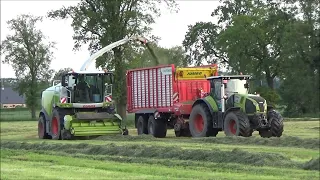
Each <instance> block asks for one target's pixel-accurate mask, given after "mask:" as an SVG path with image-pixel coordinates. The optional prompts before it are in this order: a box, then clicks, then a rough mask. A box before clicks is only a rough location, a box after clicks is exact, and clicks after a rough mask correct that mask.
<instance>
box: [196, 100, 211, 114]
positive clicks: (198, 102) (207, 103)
mask: <svg viewBox="0 0 320 180" xmlns="http://www.w3.org/2000/svg"><path fill="white" fill-rule="evenodd" d="M201 103H204V104H206V106H207V107H208V109H209V111H210V114H213V113H214V111H213V108H212V106H210V103H209V102H208V101H207V100H206V99H197V100H196V101H195V102H194V103H193V104H192V108H193V107H194V106H196V105H198V104H201Z"/></svg>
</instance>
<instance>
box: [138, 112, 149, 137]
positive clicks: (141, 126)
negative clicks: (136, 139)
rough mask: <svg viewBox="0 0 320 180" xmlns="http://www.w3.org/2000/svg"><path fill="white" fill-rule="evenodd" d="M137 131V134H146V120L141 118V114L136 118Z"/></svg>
mask: <svg viewBox="0 0 320 180" xmlns="http://www.w3.org/2000/svg"><path fill="white" fill-rule="evenodd" d="M137 133H138V135H142V134H148V122H147V121H146V120H145V118H143V116H139V117H138V120H137Z"/></svg>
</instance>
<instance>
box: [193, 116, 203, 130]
mask: <svg viewBox="0 0 320 180" xmlns="http://www.w3.org/2000/svg"><path fill="white" fill-rule="evenodd" d="M203 126H204V121H203V118H202V116H201V115H200V114H198V115H197V116H196V118H195V128H196V130H197V131H198V132H202V131H203Z"/></svg>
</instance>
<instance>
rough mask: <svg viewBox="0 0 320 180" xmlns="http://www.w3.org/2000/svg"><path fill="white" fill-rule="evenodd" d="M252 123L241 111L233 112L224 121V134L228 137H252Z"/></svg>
mask: <svg viewBox="0 0 320 180" xmlns="http://www.w3.org/2000/svg"><path fill="white" fill-rule="evenodd" d="M252 132H253V131H252V129H251V127H250V121H249V119H248V117H247V116H246V114H244V113H243V112H241V111H231V112H229V113H228V114H227V115H226V116H225V119H224V133H225V135H226V136H243V137H249V136H252Z"/></svg>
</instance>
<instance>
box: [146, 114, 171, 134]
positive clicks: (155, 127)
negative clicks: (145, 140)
mask: <svg viewBox="0 0 320 180" xmlns="http://www.w3.org/2000/svg"><path fill="white" fill-rule="evenodd" d="M148 133H149V134H151V135H153V137H156V138H165V137H166V136H167V124H166V122H165V121H164V120H163V119H157V120H156V119H154V117H153V116H150V117H149V119H148Z"/></svg>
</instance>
